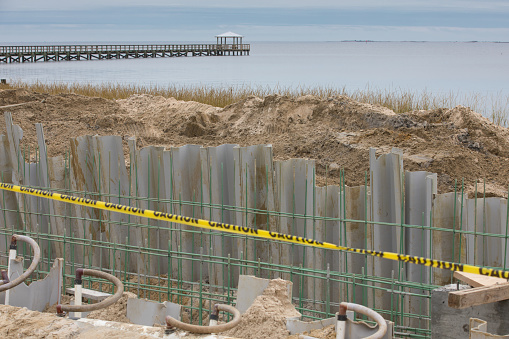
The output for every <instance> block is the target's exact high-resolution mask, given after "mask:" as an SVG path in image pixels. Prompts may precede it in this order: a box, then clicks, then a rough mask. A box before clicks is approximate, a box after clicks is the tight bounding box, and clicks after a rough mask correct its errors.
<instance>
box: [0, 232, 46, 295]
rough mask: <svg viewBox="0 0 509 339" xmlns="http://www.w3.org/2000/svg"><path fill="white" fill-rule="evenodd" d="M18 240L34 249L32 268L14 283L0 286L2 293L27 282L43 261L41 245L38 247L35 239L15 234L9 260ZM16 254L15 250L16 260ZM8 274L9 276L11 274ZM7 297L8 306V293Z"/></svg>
mask: <svg viewBox="0 0 509 339" xmlns="http://www.w3.org/2000/svg"><path fill="white" fill-rule="evenodd" d="M18 240H21V241H24V242H26V243H27V244H29V245H30V246H31V247H32V250H33V252H34V258H33V260H32V262H31V263H30V266H29V267H28V268H27V270H26V271H25V272H24V273H23V274H22V275H20V276H19V277H17V278H16V279H14V280H13V281H10V282H8V283H6V284H3V285H0V292H3V291H7V290H8V289H11V288H13V287H15V286H18V285H19V284H21V283H22V282H23V281H25V279H26V278H28V277H29V276H30V275H31V274H32V273H33V272H34V271H35V268H36V267H37V264H39V260H40V259H41V249H40V248H39V245H37V243H36V242H35V241H34V239H32V238H30V237H27V236H24V235H17V234H15V235H13V236H12V239H11V250H10V251H9V260H10V258H11V253H12V251H13V250H12V248H13V247H15V246H17V244H16V243H17V241H18ZM15 252H16V250H14V258H16V253H15ZM7 274H9V272H8V273H7ZM8 277H10V276H8ZM5 297H6V300H5V304H6V305H8V304H7V302H8V299H7V293H6V296H5Z"/></svg>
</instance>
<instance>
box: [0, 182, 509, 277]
mask: <svg viewBox="0 0 509 339" xmlns="http://www.w3.org/2000/svg"><path fill="white" fill-rule="evenodd" d="M0 189H4V190H7V191H11V192H18V193H23V194H29V195H33V196H37V197H41V198H47V199H52V200H57V201H63V202H67V203H71V204H75V205H81V206H87V207H93V208H98V209H101V210H106V211H111V212H118V213H123V214H129V215H134V216H139V217H145V218H150V219H156V220H163V221H169V222H175V223H179V224H184V225H189V226H194V227H201V228H206V229H210V230H215V231H222V232H228V233H235V234H242V235H248V236H252V237H257V238H264V239H269V240H277V241H282V242H288V243H294V244H301V245H306V246H312V247H317V248H324V249H330V250H339V251H347V252H354V253H359V254H367V255H372V256H375V257H379V258H385V259H389V260H396V261H403V262H410V263H413V264H417V265H423V266H430V267H437V268H442V269H446V270H450V271H459V272H467V273H473V274H480V275H486V276H490V277H498V278H504V279H509V272H506V271H501V270H495V269H492V268H483V267H477V266H473V265H467V264H458V263H451V262H448V261H441V260H433V259H429V258H423V257H416V256H410V255H406V254H397V253H392V252H382V251H371V250H363V249H358V248H351V247H344V246H338V245H335V244H331V243H327V242H321V241H318V240H313V239H308V238H303V237H298V236H295V235H289V234H283V233H278V232H272V231H265V230H259V229H253V228H249V227H244V226H237V225H230V224H224V223H220V222H215V221H208V220H203V219H197V218H191V217H184V216H181V215H177V214H170V213H163V212H157V211H152V210H145V209H141V208H136V207H130V206H125V205H119V204H113V203H108V202H103V201H99V200H92V199H86V198H78V197H74V196H71V195H66V194H59V193H53V192H50V191H46V190H40V189H35V188H29V187H24V186H17V185H13V184H6V183H0Z"/></svg>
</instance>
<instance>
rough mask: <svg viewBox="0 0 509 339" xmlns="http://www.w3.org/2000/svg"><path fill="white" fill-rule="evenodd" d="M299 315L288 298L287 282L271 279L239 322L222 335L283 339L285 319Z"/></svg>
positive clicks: (287, 333)
mask: <svg viewBox="0 0 509 339" xmlns="http://www.w3.org/2000/svg"><path fill="white" fill-rule="evenodd" d="M300 315H301V314H300V313H299V312H297V310H296V309H295V307H294V306H293V305H292V304H291V302H290V299H289V297H288V287H287V282H286V281H285V280H282V279H273V280H271V281H270V282H269V285H268V286H267V288H266V289H265V290H264V291H263V294H262V295H260V296H258V297H256V299H255V300H254V302H253V304H252V305H251V306H250V307H249V308H248V309H247V311H246V312H245V313H244V314H243V315H242V319H241V322H240V323H239V324H238V325H237V326H236V327H235V328H233V329H231V330H230V331H227V332H225V333H224V335H226V336H232V337H235V338H242V339H258V338H274V339H283V338H286V337H288V335H289V332H288V330H287V329H286V319H287V318H292V317H300Z"/></svg>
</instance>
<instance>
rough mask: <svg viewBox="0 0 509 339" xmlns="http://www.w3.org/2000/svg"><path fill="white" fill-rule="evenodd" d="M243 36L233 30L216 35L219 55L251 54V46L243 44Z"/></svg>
mask: <svg viewBox="0 0 509 339" xmlns="http://www.w3.org/2000/svg"><path fill="white" fill-rule="evenodd" d="M242 38H243V36H242V35H240V34H237V33H233V32H226V33H223V34H219V35H216V39H217V45H216V46H217V53H218V55H249V50H250V46H249V45H243V44H242ZM229 39H231V40H229Z"/></svg>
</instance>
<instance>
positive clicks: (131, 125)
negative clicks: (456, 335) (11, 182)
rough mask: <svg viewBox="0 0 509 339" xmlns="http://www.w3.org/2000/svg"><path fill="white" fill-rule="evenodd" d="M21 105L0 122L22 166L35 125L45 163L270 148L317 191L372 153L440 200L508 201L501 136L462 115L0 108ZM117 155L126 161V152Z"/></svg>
mask: <svg viewBox="0 0 509 339" xmlns="http://www.w3.org/2000/svg"><path fill="white" fill-rule="evenodd" d="M26 102H29V103H28V104H24V105H21V106H15V107H7V108H0V112H5V111H10V112H12V114H13V120H14V123H15V124H18V125H20V126H21V128H23V131H24V143H23V145H24V147H25V152H26V154H27V158H28V157H29V156H28V154H29V153H32V158H35V157H34V156H33V154H34V153H35V152H34V149H35V148H34V147H35V146H36V134H35V126H34V124H35V123H42V124H43V126H44V132H45V136H46V138H47V144H48V152H49V156H54V155H57V154H65V153H66V152H67V150H68V148H69V139H70V138H71V137H75V136H79V135H87V134H88V135H95V134H97V135H120V136H122V137H124V139H127V137H130V136H136V138H137V145H138V146H140V147H143V146H147V145H155V146H167V147H169V146H175V147H177V146H182V145H185V144H198V145H203V146H217V145H221V144H226V143H232V144H239V145H241V146H249V145H257V144H272V145H273V150H274V159H276V160H286V159H289V158H311V159H315V160H316V174H317V184H318V185H324V184H325V183H327V184H337V183H339V169H341V168H344V169H345V175H346V177H345V179H346V180H345V181H346V184H347V185H349V186H354V185H362V184H364V181H365V175H366V172H367V171H368V170H369V157H368V154H369V148H371V147H374V148H376V149H377V150H378V152H379V153H380V154H381V153H386V152H389V151H390V150H391V149H392V148H393V147H397V148H400V149H401V150H402V151H403V155H404V160H405V162H404V166H405V170H410V171H416V170H426V171H429V172H436V173H438V176H439V180H438V181H439V192H449V191H454V187H455V185H457V187H458V191H460V187H461V182H462V178H464V179H465V187H466V189H467V192H469V194H470V196H472V195H473V192H474V191H475V185H476V180H477V179H486V187H487V188H488V196H500V195H505V194H506V193H504V192H505V191H507V186H508V184H509V182H508V180H507V178H508V177H509V166H508V165H509V163H508V158H509V147H508V146H509V132H508V130H507V129H506V128H503V127H499V126H496V125H494V124H492V123H491V122H490V121H489V120H488V119H486V118H484V117H482V116H481V115H480V114H478V113H476V112H473V111H472V110H470V109H469V108H468V107H463V106H457V107H455V108H452V109H435V110H428V111H414V112H407V113H403V114H395V113H394V112H393V111H391V110H389V109H387V108H384V107H380V106H376V105H369V104H364V103H360V102H357V101H355V100H352V99H351V98H348V97H346V96H336V97H331V98H328V99H321V98H318V97H315V96H303V97H300V98H293V97H286V96H279V95H270V96H267V97H264V98H258V97H248V98H246V99H244V100H242V101H239V102H237V103H235V104H232V105H230V106H227V107H225V108H224V109H220V108H217V107H212V106H209V105H205V104H200V103H197V102H190V101H178V100H175V99H173V98H169V99H167V98H163V97H153V96H150V95H135V96H132V97H130V98H128V99H124V100H117V101H114V100H106V99H100V98H90V97H85V96H80V95H74V94H66V95H47V94H38V93H30V92H28V91H26V90H24V89H16V90H3V91H0V105H4V106H5V105H12V104H18V103H26ZM0 133H5V125H4V124H1V126H0ZM29 150H30V152H29ZM124 150H125V153H126V155H127V154H128V151H127V150H128V148H127V142H125V148H124ZM368 178H369V176H368ZM456 180H457V182H456ZM483 186H484V181H483V182H482V187H483Z"/></svg>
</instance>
